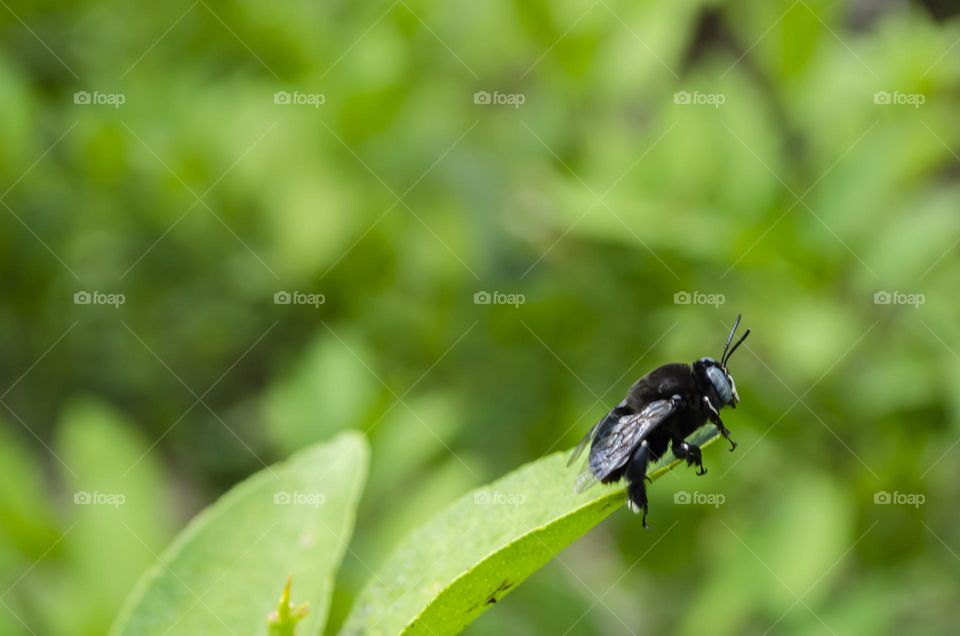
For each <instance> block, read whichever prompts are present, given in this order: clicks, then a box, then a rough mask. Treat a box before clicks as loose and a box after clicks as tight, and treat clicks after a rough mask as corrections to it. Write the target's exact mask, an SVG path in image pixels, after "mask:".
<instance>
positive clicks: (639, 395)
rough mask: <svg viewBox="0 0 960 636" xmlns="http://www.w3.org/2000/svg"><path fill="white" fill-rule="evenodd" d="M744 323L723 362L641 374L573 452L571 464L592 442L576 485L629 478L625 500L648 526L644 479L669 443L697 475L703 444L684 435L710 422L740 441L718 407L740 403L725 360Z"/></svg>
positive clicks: (701, 361)
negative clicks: (724, 420) (721, 415)
mask: <svg viewBox="0 0 960 636" xmlns="http://www.w3.org/2000/svg"><path fill="white" fill-rule="evenodd" d="M739 325H740V316H739V315H737V320H736V322H734V324H733V329H731V330H730V335H729V336H728V337H727V344H726V346H725V347H724V348H723V355H721V356H720V362H717V361H716V360H714V359H713V358H700V359H699V360H697V361H696V362H694V363H693V364H692V365H688V364H684V363H683V362H674V363H671V364H665V365H663V366H662V367H659V368H657V369H654V370H653V371H651V372H650V373H648V374H647V375H645V376H643V377H642V378H640V379H639V380H637V381H636V382H635V383H634V384H633V386H632V387H630V391H629V392H628V393H627V397H626V398H625V399H624V400H623V401H622V402H620V404H618V405H617V406H616V407H614V408H613V410H611V411H610V412H609V413H607V415H606V416H605V417H604V418H603V419H601V420H600V421H599V422H597V423H596V425H595V426H594V427H593V428H592V429H591V430H590V432H589V433H587V434H586V436H585V437H584V438H583V440H581V441H580V443H579V444H578V445H577V447H576V448H575V449H574V451H573V454H572V455H571V456H570V461H569V462H567V466H570V465H571V464H573V462H574V461H576V459H577V457H579V456H580V453H582V452H583V449H584V448H585V447H586V445H587V442H590V456H589V460H588V461H587V463H586V466H584V468H583V471H582V472H581V473H580V475H578V477H577V481H576V486H575V490H576V491H577V492H582V491H583V490H586V489H587V488H589V487H590V486H592V485H593V484H595V483H597V481H600V482H602V483H605V484H609V483H613V482H616V481H620V479H622V478H624V477H625V478H626V479H627V482H628V486H627V506H628V507H629V508H630V509H631V510H632V511H633V512H640V511H641V510H643V527H644V528H646V527H647V509H648V506H647V489H646V486H645V485H644V483H643V482H644V479H645V478H646V474H647V466H648V465H649V464H651V463H653V462H656V461H657V460H659V459H660V458H661V457H663V455H664V454H665V453H666V452H667V446H670V450H672V451H673V454H674V456H675V457H676V458H677V459H685V460H687V465H688V466H696V467H697V468H698V469H699V470H698V471H697V474H698V475H703V474H704V473H706V472H707V470H706V469H705V468H704V467H703V460H702V458H701V454H700V447H699V446H696V445H694V444H691V443H689V442H687V441H686V439H687V437H688V436H689V435H690V434H692V433H693V432H694V431H696V430H697V429H699V428H700V427H701V426H703V425H704V424H706V423H707V421H710V422H712V423H713V424H714V425H715V426H716V427H717V430H719V431H720V434H721V435H723V437H724V438H726V440H727V441H729V442H730V450H731V451H732V450H733V449H735V448H736V447H737V443H736V442H734V441H733V440H732V439H730V431H728V430H727V428H726V427H725V426H724V425H723V422H722V421H721V420H720V409H722V408H723V407H724V406H727V405H729V406H731V407H733V408H736V407H737V402H738V401H739V400H740V396H739V395H737V386H736V385H735V384H734V382H733V376H731V375H730V372H729V371H727V361H728V360H729V359H730V356H732V355H733V352H734V351H736V350H737V347H739V346H740V343H742V342H743V341H744V340H746V339H747V336H749V335H750V330H749V329H747V331H746V332H745V333H744V334H743V336H742V337H741V338H740V340H738V341H737V344H735V345H733V348H732V349H731V348H730V342H731V341H733V335H734V334H735V333H736V331H737V327H738V326H739Z"/></svg>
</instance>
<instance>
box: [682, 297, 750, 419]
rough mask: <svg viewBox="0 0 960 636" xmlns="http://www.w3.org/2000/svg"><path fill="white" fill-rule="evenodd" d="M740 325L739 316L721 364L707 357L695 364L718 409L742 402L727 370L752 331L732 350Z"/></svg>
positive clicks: (702, 382) (694, 366) (695, 370)
mask: <svg viewBox="0 0 960 636" xmlns="http://www.w3.org/2000/svg"><path fill="white" fill-rule="evenodd" d="M739 325H740V316H739V315H738V316H737V320H736V322H734V324H733V329H731V330H730V335H729V336H728V337H727V345H726V346H725V347H724V348H723V355H722V356H720V361H719V362H717V361H716V360H715V359H713V358H709V357H706V358H700V359H699V360H697V361H696V362H694V363H693V369H694V373H696V375H697V378H698V379H699V380H700V382H701V384H702V385H703V386H704V388H706V389H708V393H711V392H712V394H713V395H710V398H711V401H712V402H715V403H716V407H717V408H718V409H720V408H723V407H724V406H728V405H729V406H731V407H733V408H737V402H739V401H740V396H739V395H737V385H736V383H734V381H733V376H732V375H730V372H729V371H728V370H727V362H728V361H729V360H730V356H732V355H733V352H734V351H736V350H737V347H739V346H740V343H742V342H743V341H744V340H746V339H747V336H749V335H750V330H749V329H747V330H746V332H744V334H743V336H741V337H740V340H738V341H737V344H735V345H733V348H730V342H731V341H732V340H733V334H734V333H736V331H737V327H738V326H739ZM714 398H715V399H714Z"/></svg>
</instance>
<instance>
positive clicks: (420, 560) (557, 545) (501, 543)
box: [341, 427, 716, 636]
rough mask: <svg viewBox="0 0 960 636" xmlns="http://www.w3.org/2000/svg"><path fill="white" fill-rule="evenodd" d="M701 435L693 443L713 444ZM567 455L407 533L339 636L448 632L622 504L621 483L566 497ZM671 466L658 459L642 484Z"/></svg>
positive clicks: (526, 469) (513, 476) (569, 479)
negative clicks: (617, 485)
mask: <svg viewBox="0 0 960 636" xmlns="http://www.w3.org/2000/svg"><path fill="white" fill-rule="evenodd" d="M710 429H711V430H710V431H705V432H704V434H703V435H702V436H701V437H699V438H698V439H696V440H694V441H696V442H697V443H700V444H701V445H706V444H709V443H710V442H711V441H713V440H714V439H716V433H715V429H712V427H710ZM567 455H568V454H567V453H554V454H553V455H549V456H547V457H545V458H543V459H541V460H538V461H536V462H533V463H530V464H527V465H525V466H523V467H521V468H519V469H518V470H516V471H514V472H512V473H510V474H508V475H506V476H505V477H503V478H501V479H499V480H497V481H495V482H493V483H491V484H489V485H487V486H485V487H483V488H481V489H478V490H475V491H473V492H471V493H468V494H467V495H465V496H464V497H462V498H461V499H459V500H457V501H456V502H454V503H453V504H451V505H450V506H449V507H448V508H447V509H446V510H444V511H443V512H441V513H440V514H439V515H437V516H436V517H434V518H433V519H432V520H431V521H430V522H428V523H427V524H426V525H425V526H423V527H421V528H420V529H419V530H417V531H416V532H414V533H413V534H411V535H410V536H408V537H407V539H406V540H404V541H403V542H402V543H401V544H400V546H399V547H398V548H397V549H396V551H394V553H393V555H392V556H391V557H390V558H389V559H388V560H387V563H386V564H385V566H384V567H383V568H382V569H381V571H380V572H379V573H378V574H377V575H376V576H375V577H374V580H373V581H371V583H370V584H369V585H368V586H367V588H366V589H365V590H364V591H363V593H362V594H361V595H360V597H359V598H358V600H357V602H356V604H355V605H354V608H353V610H352V611H351V613H350V616H349V617H348V618H347V621H346V622H345V624H344V627H343V629H342V630H341V636H353V635H357V634H365V635H369V636H375V635H378V634H382V635H389V636H393V635H395V634H404V635H412V634H425V635H433V636H439V635H442V634H454V633H457V632H459V631H460V630H461V629H463V628H464V627H465V626H466V625H468V624H469V623H470V622H471V621H473V620H474V619H476V618H477V617H478V616H479V615H480V614H482V613H483V612H484V611H486V610H487V609H488V608H490V607H491V606H492V605H493V604H495V603H496V602H497V601H498V600H500V599H501V598H503V597H504V596H505V595H507V594H508V593H509V592H510V591H511V590H513V589H514V588H515V587H516V586H517V584H519V583H520V582H521V581H523V580H524V579H526V578H527V577H528V576H530V575H531V574H533V573H534V572H535V571H536V570H538V569H539V568H541V567H542V566H544V565H545V564H546V563H547V562H548V561H550V560H551V559H552V558H553V557H555V556H556V555H557V553H559V552H560V551H561V550H563V549H564V548H565V547H567V546H568V545H570V544H571V543H572V542H573V541H574V540H576V539H577V538H579V537H580V536H582V535H584V534H586V533H587V532H588V531H589V530H590V529H591V528H593V527H594V526H595V525H597V524H598V523H600V522H601V521H602V520H603V519H605V518H606V517H607V516H608V515H610V513H612V512H613V511H614V510H616V509H617V508H619V507H620V506H622V505H623V501H624V495H623V487H622V486H619V487H600V486H598V487H595V488H593V489H592V490H588V491H587V492H585V493H580V494H575V493H574V492H573V482H574V477H575V475H576V472H577V471H576V470H574V469H573V468H568V467H567V465H566V462H567ZM677 463H678V462H671V461H670V460H669V459H667V460H665V462H664V463H663V464H662V465H661V466H659V467H658V468H656V469H655V470H653V471H651V472H650V473H649V476H650V478H651V479H653V480H655V479H657V478H658V477H659V476H661V475H663V474H664V473H666V472H667V471H668V470H670V469H671V468H672V467H673V466H674V465H676V464H677ZM638 525H639V520H638Z"/></svg>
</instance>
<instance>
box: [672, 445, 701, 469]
mask: <svg viewBox="0 0 960 636" xmlns="http://www.w3.org/2000/svg"><path fill="white" fill-rule="evenodd" d="M670 450H672V451H673V455H674V457H676V458H677V459H685V460H687V466H696V467H697V468H699V469H700V470H698V471H697V474H698V475H706V474H707V469H706V468H704V467H703V454H702V453H701V452H700V447H699V446H697V445H695V444H690V443H688V442H685V441H683V440H682V439H674V440H673V444H672V446H671V448H670Z"/></svg>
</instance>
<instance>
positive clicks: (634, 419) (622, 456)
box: [577, 400, 676, 487]
mask: <svg viewBox="0 0 960 636" xmlns="http://www.w3.org/2000/svg"><path fill="white" fill-rule="evenodd" d="M675 409H676V406H674V403H673V402H672V401H670V400H657V401H655V402H651V403H650V404H648V405H646V406H645V407H643V408H642V409H641V410H640V411H639V412H638V413H633V414H631V415H624V416H623V417H621V418H620V419H618V420H617V421H616V422H615V423H614V424H613V426H610V427H609V428H608V429H607V427H604V428H605V429H607V430H603V431H599V433H601V434H599V435H598V436H597V439H596V441H595V442H594V444H593V448H591V449H590V461H589V462H587V466H586V467H585V469H584V472H589V473H591V474H592V475H593V477H594V478H595V479H603V478H605V477H607V476H608V475H610V474H611V473H612V472H613V471H615V470H617V469H618V468H621V467H622V466H623V465H624V464H626V463H627V461H628V460H629V459H630V455H631V454H632V453H633V451H634V449H635V448H636V447H637V444H639V443H640V442H642V441H643V440H644V439H645V438H646V437H647V436H648V435H649V434H650V432H651V431H652V430H653V429H655V428H656V427H657V426H658V425H659V424H660V422H662V421H663V420H665V419H667V417H669V416H670V414H671V413H673V411H674V410H675ZM580 481H581V478H580V477H578V478H577V483H578V484H579V483H580ZM584 481H589V479H584ZM587 487H589V484H587Z"/></svg>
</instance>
